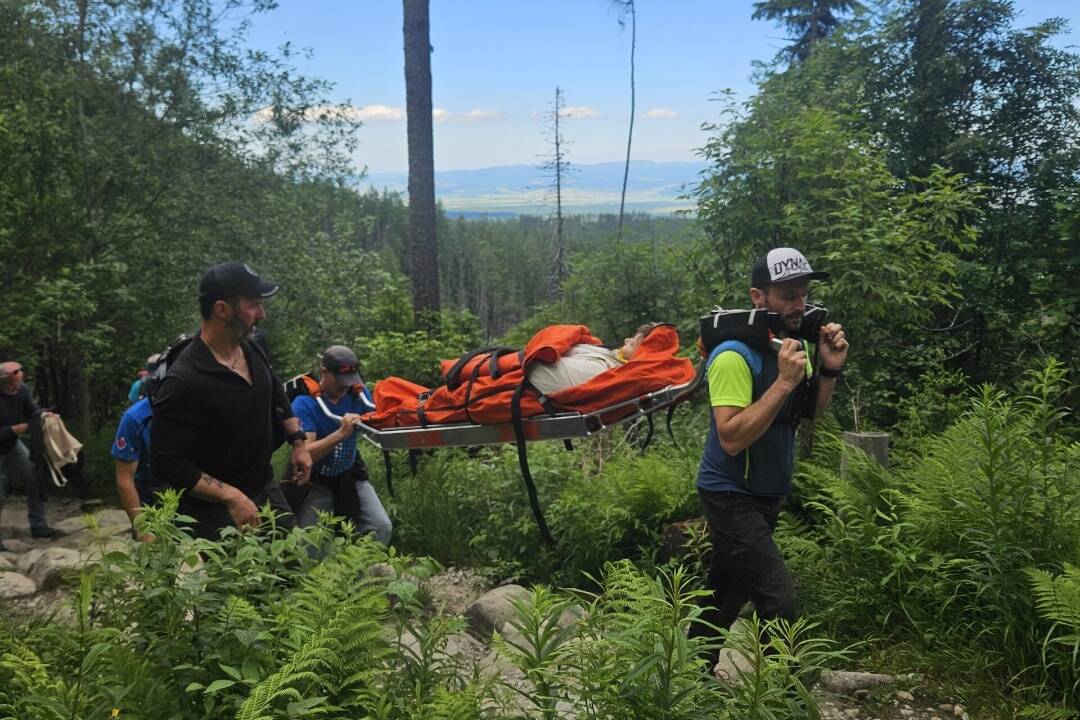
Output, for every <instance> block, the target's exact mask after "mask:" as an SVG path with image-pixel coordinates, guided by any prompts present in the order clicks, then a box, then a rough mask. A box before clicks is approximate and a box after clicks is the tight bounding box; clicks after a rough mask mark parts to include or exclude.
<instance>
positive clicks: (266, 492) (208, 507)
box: [179, 480, 296, 540]
mask: <svg viewBox="0 0 1080 720" xmlns="http://www.w3.org/2000/svg"><path fill="white" fill-rule="evenodd" d="M251 502H253V503H255V506H256V507H258V508H260V509H262V506H263V505H265V504H266V503H267V502H269V503H270V507H271V508H273V509H274V511H275V512H276V513H278V519H277V526H278V527H279V528H281V529H282V530H285V531H288V530H291V529H292V528H294V527H296V518H295V517H294V516H293V514H292V508H290V507H289V503H288V502H287V501H286V500H285V495H284V493H282V492H281V486H280V485H278V483H277V480H272V481H270V482H269V483H267V484H266V486H265V487H263V489H262V490H260V491H259V492H258V493H256V494H255V495H254V496H253V497H252V498H251ZM179 511H180V514H181V515H190V516H191V517H193V518H195V523H194V524H193V525H191V530H192V532H193V534H194V535H195V537H199V538H206V539H207V540H217V539H218V538H219V537H220V535H221V530H222V529H223V528H227V527H229V526H231V525H233V519H232V516H231V515H229V509H228V508H226V507H225V506H224V505H223V504H221V503H216V502H211V501H209V500H203V499H201V498H197V497H193V496H192V495H191V494H190V493H184V494H183V495H182V496H181V498H180V508H179Z"/></svg>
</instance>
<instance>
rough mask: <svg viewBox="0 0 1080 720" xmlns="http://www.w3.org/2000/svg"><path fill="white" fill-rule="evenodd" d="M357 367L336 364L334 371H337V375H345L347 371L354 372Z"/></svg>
mask: <svg viewBox="0 0 1080 720" xmlns="http://www.w3.org/2000/svg"><path fill="white" fill-rule="evenodd" d="M359 367H360V366H359V365H338V366H337V367H335V368H334V372H336V373H338V374H339V375H347V374H349V373H354V372H356V371H357V370H358V369H359Z"/></svg>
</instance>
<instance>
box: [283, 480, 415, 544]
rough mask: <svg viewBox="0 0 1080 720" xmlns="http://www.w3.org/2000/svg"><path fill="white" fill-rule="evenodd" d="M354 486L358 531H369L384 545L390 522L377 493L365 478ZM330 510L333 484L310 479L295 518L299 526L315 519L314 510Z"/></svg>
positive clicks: (387, 538) (389, 530)
mask: <svg viewBox="0 0 1080 720" xmlns="http://www.w3.org/2000/svg"><path fill="white" fill-rule="evenodd" d="M354 486H355V487H356V495H357V497H358V498H359V500H360V510H359V513H358V515H359V516H358V517H357V518H356V529H357V531H358V532H359V533H360V534H361V535H367V534H368V533H371V534H373V535H374V536H375V539H376V540H378V541H379V542H381V543H382V544H383V545H388V544H389V543H390V535H391V534H392V533H393V530H394V526H393V524H392V523H391V522H390V516H389V515H387V514H386V508H384V507H383V504H382V501H381V500H379V495H378V493H376V492H375V488H374V487H372V485H371V483H370V482H368V481H367V480H357V481H356V482H355V483H354ZM334 511H335V509H334V490H333V488H332V487H330V486H329V485H323V484H319V483H318V482H312V484H311V489H310V490H308V494H307V497H306V498H304V504H303V506H301V508H300V512H299V513H297V518H296V519H297V521H298V523H299V525H300V527H309V526H311V525H314V524H315V523H316V522H318V521H319V518H318V513H320V512H324V513H334Z"/></svg>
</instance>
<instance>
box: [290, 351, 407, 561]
mask: <svg viewBox="0 0 1080 720" xmlns="http://www.w3.org/2000/svg"><path fill="white" fill-rule="evenodd" d="M320 362H321V365H322V367H321V369H320V371H319V397H320V399H322V401H323V404H324V405H326V408H327V410H329V411H330V412H331V413H332V414H333V415H336V416H338V417H341V418H342V420H341V422H340V424H339V422H338V421H337V420H336V419H335V418H332V417H329V416H328V415H327V414H326V412H325V411H324V410H323V409H322V407H320V405H319V402H318V401H317V400H316V399H315V398H314V397H311V396H310V395H298V396H297V397H296V398H294V399H293V402H292V409H293V412H294V413H296V417H297V418H299V419H300V425H301V427H302V428H303V429H304V432H306V433H307V437H308V450H309V451H310V452H311V458H312V460H314V461H315V467H314V469H313V470H312V483H311V488H310V490H309V491H308V494H307V496H306V497H305V498H304V501H303V504H302V506H301V508H300V511H299V512H298V513H297V519H298V521H299V523H300V525H301V526H302V527H307V526H308V525H314V524H315V522H316V521H317V520H318V513H319V512H333V513H335V514H337V515H341V516H343V517H347V518H349V519H350V520H352V521H353V523H354V524H355V525H356V529H357V530H358V531H359V532H360V534H361V535H366V534H368V533H372V534H374V536H375V539H376V540H378V541H379V542H381V543H383V544H384V545H385V544H387V543H389V542H390V534H391V532H392V531H393V525H392V524H391V523H390V517H389V516H388V515H387V514H386V510H385V509H384V508H383V505H382V502H381V501H380V500H379V496H378V494H377V493H376V492H375V488H374V487H373V486H372V485H371V482H369V481H368V475H367V468H366V467H365V466H364V460H363V459H362V458H361V457H360V454H359V453H358V452H357V451H356V421H357V420H358V419H359V417H360V416H361V415H363V414H364V413H368V412H371V411H372V410H374V409H375V403H374V402H372V400H371V394H370V393H369V392H368V390H367V388H366V387H364V383H363V381H362V380H361V379H360V373H359V371H358V369H357V360H356V354H355V353H354V352H353V351H352V350H350V349H349V348H347V347H345V346H344V345H332V346H330V347H328V348H327V349H326V351H325V352H324V353H323V354H322V356H321V357H320Z"/></svg>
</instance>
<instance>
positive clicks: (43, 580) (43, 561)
mask: <svg viewBox="0 0 1080 720" xmlns="http://www.w3.org/2000/svg"><path fill="white" fill-rule="evenodd" d="M81 566H82V559H81V558H80V557H79V551H78V550H72V549H71V548H61V547H51V548H48V549H47V550H44V551H43V552H42V553H41V555H39V556H38V557H37V559H36V560H35V561H34V562H33V564H32V565H31V566H30V572H29V573H28V575H29V576H30V577H31V578H33V580H34V582H35V583H37V586H38V588H39V589H41V590H51V589H52V588H54V587H56V586H57V585H59V584H60V581H61V579H63V577H64V575H65V574H66V573H69V572H72V571H74V570H77V569H78V568H80V567H81Z"/></svg>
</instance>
